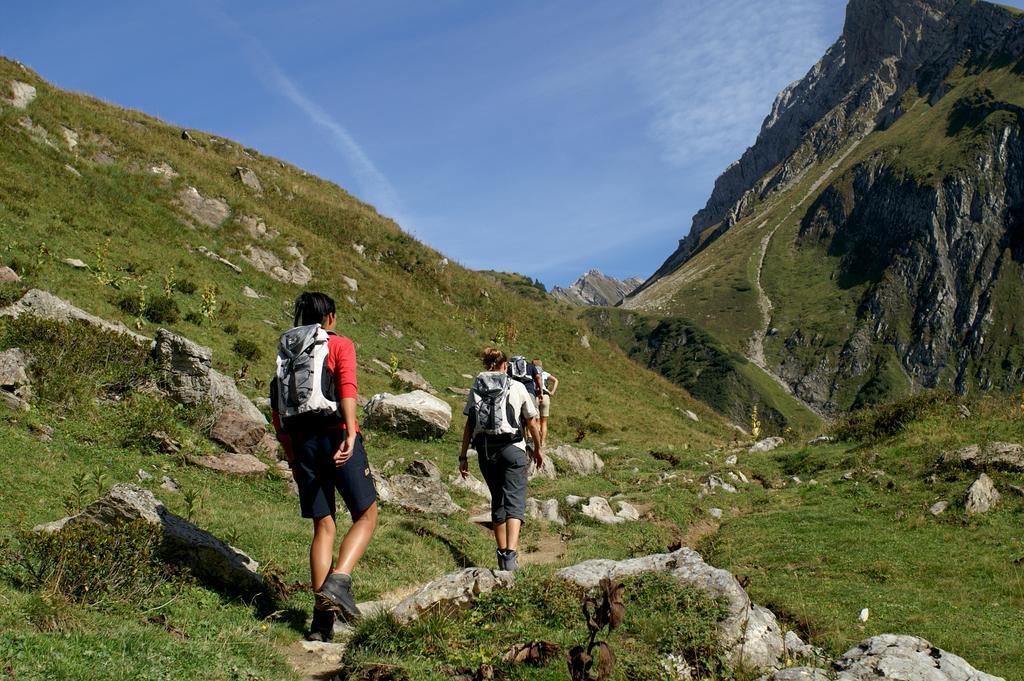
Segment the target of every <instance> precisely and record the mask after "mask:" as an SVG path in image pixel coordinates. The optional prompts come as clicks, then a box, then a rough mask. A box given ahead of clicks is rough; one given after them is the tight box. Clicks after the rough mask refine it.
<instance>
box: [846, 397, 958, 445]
mask: <svg viewBox="0 0 1024 681" xmlns="http://www.w3.org/2000/svg"><path fill="white" fill-rule="evenodd" d="M955 401H956V396H955V395H953V394H952V393H947V392H940V391H929V392H923V393H919V394H917V395H912V396H911V397H907V398H904V399H901V400H896V401H895V402H889V403H887V404H882V405H879V406H876V407H868V408H866V409H861V410H859V411H855V412H853V413H852V414H849V415H847V416H846V417H845V418H843V419H842V420H841V421H839V422H838V423H837V424H836V425H835V426H834V427H833V429H832V435H833V436H834V437H835V438H836V439H838V440H852V441H860V442H874V441H876V440H881V439H884V438H887V437H892V436H894V435H899V434H900V433H902V432H903V431H904V430H905V429H906V428H907V426H909V425H910V424H911V423H913V422H914V421H916V420H918V419H920V418H922V417H923V416H925V415H927V414H929V413H933V412H935V411H936V410H938V409H940V408H941V407H943V406H946V405H950V404H952V403H954V402H955Z"/></svg>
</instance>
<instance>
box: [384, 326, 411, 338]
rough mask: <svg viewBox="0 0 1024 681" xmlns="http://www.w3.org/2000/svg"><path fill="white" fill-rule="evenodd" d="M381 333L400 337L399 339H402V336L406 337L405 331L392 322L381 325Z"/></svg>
mask: <svg viewBox="0 0 1024 681" xmlns="http://www.w3.org/2000/svg"><path fill="white" fill-rule="evenodd" d="M380 335H381V336H391V337H392V338H398V339H401V338H404V337H405V334H404V333H402V332H401V331H400V330H399V329H396V328H395V327H394V326H392V325H391V324H385V325H384V326H382V327H380Z"/></svg>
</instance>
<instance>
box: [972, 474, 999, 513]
mask: <svg viewBox="0 0 1024 681" xmlns="http://www.w3.org/2000/svg"><path fill="white" fill-rule="evenodd" d="M1001 498H1002V495H1001V494H999V490H997V489H996V486H995V483H993V482H992V478H990V477H988V476H987V475H985V474H984V473H982V474H981V475H979V476H978V479H977V480H975V481H974V482H973V483H972V484H971V486H970V487H968V488H967V497H966V499H965V500H964V508H965V509H966V510H967V514H968V515H974V514H976V513H987V512H988V511H990V510H992V509H993V508H994V507H995V506H996V504H998V503H999V500H1000V499H1001Z"/></svg>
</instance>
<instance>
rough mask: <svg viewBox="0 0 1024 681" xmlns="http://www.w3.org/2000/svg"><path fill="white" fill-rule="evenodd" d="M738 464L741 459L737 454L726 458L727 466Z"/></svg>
mask: <svg viewBox="0 0 1024 681" xmlns="http://www.w3.org/2000/svg"><path fill="white" fill-rule="evenodd" d="M738 462H739V458H738V457H737V456H736V455H735V454H730V455H729V456H727V457H725V460H724V461H723V463H724V464H725V465H726V466H735V465H736V464H737V463H738Z"/></svg>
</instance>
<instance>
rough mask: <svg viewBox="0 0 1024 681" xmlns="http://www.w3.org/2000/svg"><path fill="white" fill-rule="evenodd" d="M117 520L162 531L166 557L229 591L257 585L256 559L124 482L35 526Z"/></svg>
mask: <svg viewBox="0 0 1024 681" xmlns="http://www.w3.org/2000/svg"><path fill="white" fill-rule="evenodd" d="M121 520H140V521H143V522H146V523H150V524H152V525H157V526H159V527H160V528H161V530H162V531H163V549H164V550H165V551H166V553H167V556H168V559H169V560H170V561H171V562H173V563H175V564H178V565H183V566H186V567H188V568H189V569H190V570H191V571H192V574H194V575H195V576H196V577H198V578H200V579H202V580H205V581H208V582H212V583H214V584H216V585H218V586H221V587H224V588H226V589H228V590H230V591H242V592H246V593H255V592H259V591H261V590H262V589H263V578H262V577H261V576H260V574H259V563H257V562H256V561H254V560H253V559H252V558H250V557H249V556H247V555H246V554H245V553H243V552H242V551H240V550H238V549H236V548H234V547H233V546H230V545H228V544H226V543H225V542H223V541H221V540H220V539H218V538H217V537H215V536H213V535H212V534H210V533H209V532H207V531H206V530H203V529H201V528H199V527H197V526H195V525H193V524H192V523H190V522H188V521H187V520H185V519H184V518H180V517H178V516H176V515H174V514H173V513H171V512H170V511H168V510H167V508H166V507H165V506H164V505H163V504H162V503H161V502H160V501H159V500H158V499H157V498H156V497H154V496H153V494H152V493H151V492H148V491H147V490H144V489H142V488H140V487H137V486H135V485H132V484H128V483H121V484H118V485H114V486H113V487H112V488H111V490H110V492H109V493H107V495H106V496H104V497H102V498H101V499H99V500H97V501H95V502H93V503H92V504H90V505H89V506H88V507H86V508H85V510H83V511H82V512H81V513H79V514H78V515H74V516H70V517H68V518H64V519H62V520H58V521H56V522H53V523H48V524H46V525H40V526H39V527H37V528H35V529H36V531H40V532H59V531H60V530H61V529H63V528H64V527H68V526H70V525H72V524H77V523H81V522H93V523H98V524H100V525H109V524H111V523H114V522H118V521H121Z"/></svg>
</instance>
